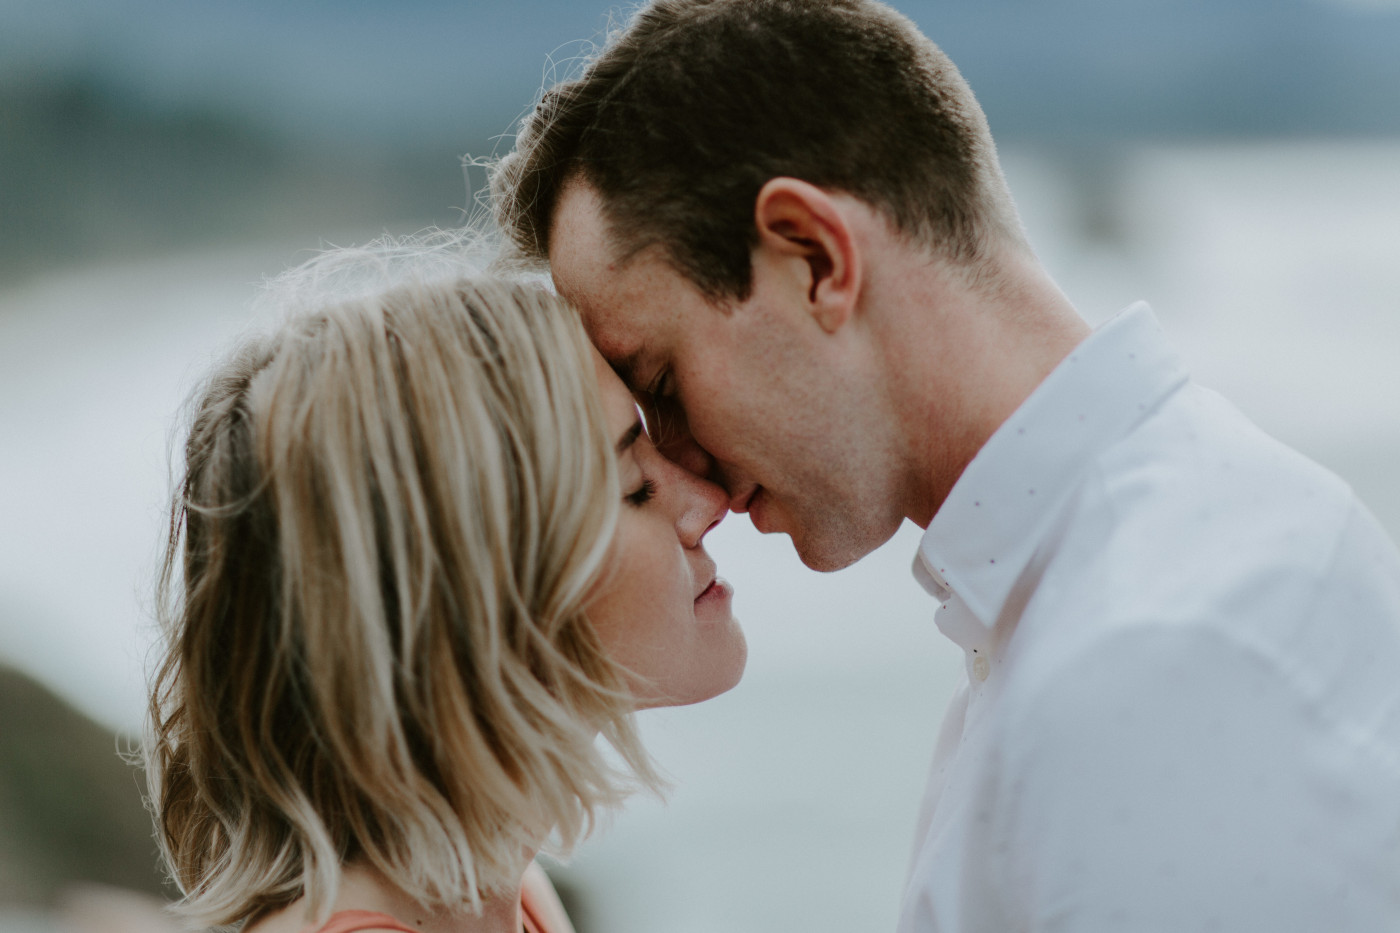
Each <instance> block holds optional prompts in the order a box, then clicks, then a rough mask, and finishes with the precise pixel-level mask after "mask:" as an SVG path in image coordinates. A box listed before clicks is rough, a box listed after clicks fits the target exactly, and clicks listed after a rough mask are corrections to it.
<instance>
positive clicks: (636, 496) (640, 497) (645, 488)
mask: <svg viewBox="0 0 1400 933" xmlns="http://www.w3.org/2000/svg"><path fill="white" fill-rule="evenodd" d="M654 495H656V483H654V482H652V481H651V480H649V479H644V480H642V485H641V488H639V489H638V490H637V491H636V492H629V493H628V494H627V495H626V497H625V498H626V499H627V501H628V502H630V503H631V504H632V505H646V504H647V502H649V501H650V500H651V497H652V496H654Z"/></svg>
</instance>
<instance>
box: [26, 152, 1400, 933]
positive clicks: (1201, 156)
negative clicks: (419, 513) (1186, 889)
mask: <svg viewBox="0 0 1400 933" xmlns="http://www.w3.org/2000/svg"><path fill="white" fill-rule="evenodd" d="M1006 164H1007V170H1008V174H1009V176H1010V178H1011V182H1012V187H1013V190H1014V191H1015V192H1016V194H1017V198H1018V201H1019V202H1020V203H1021V205H1022V208H1023V212H1024V216H1025V220H1026V223H1027V226H1028V228H1029V230H1030V232H1031V236H1032V239H1033V241H1034V242H1035V244H1036V246H1037V248H1038V249H1039V250H1040V251H1041V253H1042V255H1043V256H1044V258H1045V259H1046V261H1047V263H1048V265H1049V266H1050V268H1051V270H1052V272H1053V273H1054V274H1055V275H1056V277H1057V278H1058V279H1059V281H1060V282H1061V284H1062V285H1063V286H1064V288H1065V290H1066V292H1067V293H1068V294H1069V295H1070V297H1071V298H1072V299H1073V300H1074V301H1075V303H1076V304H1077V305H1078V306H1079V307H1080V308H1081V310H1082V311H1083V312H1084V314H1085V315H1086V316H1087V317H1089V318H1090V319H1091V320H1094V321H1097V320H1102V319H1104V318H1106V317H1107V316H1109V315H1110V314H1112V313H1113V312H1115V311H1117V310H1118V309H1119V308H1121V307H1123V306H1125V305H1127V304H1128V303H1130V302H1131V301H1133V300H1136V299H1139V298H1146V299H1148V300H1149V301H1151V302H1152V303H1153V305H1154V307H1155V308H1156V310H1157V312H1158V314H1159V316H1160V317H1161V319H1162V321H1163V324H1164V325H1165V327H1166V329H1167V332H1168V334H1169V335H1170V336H1171V337H1172V339H1173V340H1174V341H1175V342H1176V343H1177V345H1178V346H1179V347H1180V348H1181V350H1182V351H1183V353H1184V354H1185V356H1186V358H1187V360H1188V361H1189V362H1190V364H1191V365H1192V367H1193V369H1194V371H1195V373H1196V375H1197V378H1198V379H1199V380H1200V381H1202V382H1204V383H1205V384H1207V385H1210V386H1213V387H1214V388H1217V389H1219V390H1220V391H1222V392H1223V393H1224V394H1225V395H1226V396H1227V397H1229V398H1231V399H1232V400H1234V401H1235V402H1236V403H1237V404H1238V405H1239V406H1240V407H1241V408H1243V409H1244V410H1245V411H1246V413H1248V414H1249V415H1250V416H1251V417H1253V418H1254V419H1255V420H1256V421H1258V422H1259V423H1260V424H1261V425H1262V426H1263V427H1265V428H1266V429H1267V430H1269V431H1270V432H1272V433H1273V434H1275V435H1276V436H1278V437H1280V438H1281V439H1283V440H1285V441H1286V442H1288V443H1290V444H1292V445H1293V446H1295V447H1298V448H1299V449H1301V450H1303V451H1304V452H1305V453H1307V454H1308V455H1310V456H1312V457H1313V458H1315V459H1317V460H1319V461H1321V462H1323V463H1324V464H1326V465H1328V466H1330V467H1331V468H1333V469H1334V470H1336V471H1337V472H1339V473H1340V474H1341V475H1343V476H1344V477H1345V478H1347V479H1348V480H1349V481H1350V482H1352V484H1353V485H1354V486H1355V488H1356V489H1357V490H1358V492H1359V493H1360V495H1361V496H1362V498H1363V499H1364V500H1365V501H1367V502H1368V503H1369V504H1370V506H1371V508H1372V509H1373V511H1375V512H1376V513H1377V515H1378V516H1379V517H1380V518H1381V520H1382V521H1383V522H1384V523H1385V524H1386V525H1387V527H1388V528H1389V529H1390V531H1391V533H1392V534H1396V533H1397V532H1400V488H1398V487H1400V484H1397V483H1396V481H1395V476H1396V469H1395V468H1396V465H1397V462H1400V365H1397V360H1400V142H1397V143H1384V144H1383V143H1371V144H1364V145H1362V144H1355V145H1347V144H1328V145H1322V144H1317V145H1303V144H1297V145H1288V146H1283V145H1263V144H1260V145H1250V146H1239V147H1172V148H1166V147H1164V148H1155V149H1138V150H1134V151H1130V152H1118V153H1107V154H1101V158H1098V159H1097V161H1095V160H1089V164H1088V168H1086V163H1084V162H1083V161H1082V160H1076V159H1066V158H1065V157H1064V156H1063V154H1045V153H1033V152H1013V153H1008V154H1007V156H1006ZM294 260H295V257H294V256H293V255H292V250H290V249H287V248H281V247H279V246H277V245H273V246H266V247H258V248H252V249H248V250H246V251H241V252H240V251H226V252H219V253H213V254H204V255H192V256H178V257H170V258H166V259H159V260H152V261H150V262H147V263H143V264H140V265H126V266H116V267H96V268H83V269H74V270H70V271H68V272H65V273H63V274H59V275H53V276H49V277H47V278H44V279H41V280H38V281H35V282H32V283H31V284H29V285H27V286H25V287H24V288H21V289H15V290H12V291H9V292H7V293H3V294H0V657H3V658H8V659H12V660H13V661H15V662H16V663H18V664H20V665H21V666H23V667H25V668H27V669H29V670H31V671H33V672H35V673H36V674H37V675H38V676H40V677H41V678H42V679H44V680H45V681H47V682H49V683H50V684H52V685H54V686H55V687H56V688H58V689H59V690H61V691H63V692H64V693H66V694H67V695H69V696H70V697H72V698H73V699H74V700H75V701H76V702H78V703H79V704H81V705H82V706H83V708H84V709H86V710H88V711H89V712H91V713H93V714H94V715H96V716H97V717H99V718H100V719H102V720H103V721H105V722H108V723H110V724H112V725H114V726H118V727H123V728H129V729H130V728H135V727H136V726H137V724H138V723H139V720H140V716H141V712H142V693H143V688H142V670H143V664H144V658H145V654H146V652H147V650H148V645H149V644H150V640H151V630H150V626H149V623H148V621H147V618H146V615H145V614H144V609H143V606H144V604H145V596H146V593H147V591H148V590H149V577H150V571H151V567H152V564H153V558H154V554H155V550H156V543H157V539H158V536H159V532H160V526H161V518H162V516H161V513H162V502H163V498H164V495H165V481H166V466H165V464H166V460H165V448H166V442H167V433H168V430H169V425H170V424H171V414H172V412H173V411H174V409H175V407H176V405H177V404H178V402H179V401H180V399H181V398H182V397H183V395H184V393H185V392H186V391H187V389H188V387H189V385H190V384H191V380H192V379H193V378H194V376H196V375H197V374H198V373H199V372H200V371H201V370H202V369H203V367H204V366H205V365H206V364H207V362H208V361H209V359H210V357H211V355H212V354H213V353H214V351H215V350H216V348H217V347H218V346H220V345H222V344H223V343H224V342H225V341H226V340H227V339H228V338H229V336H230V335H231V334H233V333H234V332H236V331H237V330H238V329H239V328H240V327H241V326H242V325H243V323H244V322H245V320H246V314H247V312H246V308H247V305H248V302H249V299H250V296H251V294H252V291H253V287H252V286H253V284H254V283H255V282H256V281H257V280H258V279H259V278H260V277H261V276H262V275H264V274H268V273H273V272H276V271H277V270H278V269H279V268H281V267H282V266H283V265H285V264H286V263H288V262H291V261H294ZM917 538H918V530H917V529H915V528H913V527H912V526H906V528H905V529H904V530H903V531H902V532H901V533H900V534H899V535H898V536H897V537H896V538H895V540H894V541H892V542H891V543H890V544H889V545H887V546H886V547H884V548H882V549H881V550H880V551H878V552H876V553H875V554H874V555H872V556H871V557H870V558H868V559H867V560H865V561H863V562H862V563H861V564H858V565H857V566H856V567H853V568H851V569H849V570H846V571H843V572H841V573H839V574H835V575H826V576H822V575H817V574H813V573H810V572H808V571H806V570H805V569H804V568H803V567H802V566H801V564H800V563H798V561H797V560H796V558H795V557H794V556H793V555H792V554H791V552H790V548H789V547H788V545H787V542H786V539H769V538H763V537H761V536H759V535H757V534H756V533H754V531H753V529H752V528H751V526H749V524H748V523H747V521H746V520H745V519H743V518H742V517H734V516H731V517H730V519H729V520H728V521H726V522H725V523H724V524H723V525H722V526H721V527H720V528H719V529H717V530H716V531H715V532H714V533H713V535H712V536H711V539H710V541H711V550H712V552H713V553H714V554H715V555H716V557H717V559H718V561H719V563H720V566H721V572H722V573H724V574H725V575H726V576H727V577H729V578H730V579H731V581H732V582H733V583H734V584H735V588H736V607H737V610H738V612H739V614H740V616H741V618H742V619H743V621H744V623H745V627H746V630H747V632H748V635H749V640H750V646H751V651H750V657H751V661H750V668H749V672H748V674H747V676H746V679H745V682H744V683H743V684H741V685H740V687H739V688H738V689H736V690H735V691H734V692H733V693H731V694H729V695H728V696H725V697H722V698H720V699H719V700H716V701H714V702H712V703H709V704H705V705H702V706H700V707H696V708H691V709H682V710H668V711H658V712H653V713H648V714H646V716H645V717H644V729H645V732H646V734H647V736H648V738H649V740H650V744H651V747H652V748H653V749H654V751H655V753H656V755H657V757H658V758H659V759H660V761H661V762H662V764H663V765H664V766H665V767H666V768H667V769H668V770H669V771H670V772H671V774H672V775H673V776H674V778H675V780H676V782H677V789H676V790H675V792H674V793H673V794H672V796H671V800H670V803H669V804H668V805H665V806H663V805H660V804H658V803H655V802H652V801H638V802H637V803H636V804H635V805H634V806H633V807H631V808H629V810H628V811H627V812H626V813H624V814H622V815H621V816H620V817H618V819H617V820H616V825H614V826H613V827H612V828H611V829H610V830H609V831H607V832H604V833H601V834H599V835H598V836H597V837H596V838H595V839H594V840H591V841H590V842H589V843H587V844H586V845H585V846H584V847H583V848H582V850H581V851H580V852H579V853H578V854H577V856H576V857H575V859H574V860H573V861H572V863H571V864H570V865H569V866H568V867H566V868H565V869H563V870H562V876H563V877H564V878H565V879H566V880H569V881H570V882H572V883H573V884H574V885H575V886H576V887H578V888H579V889H581V890H582V891H583V893H584V895H585V897H586V907H587V910H588V914H589V917H590V918H591V919H592V921H593V922H594V926H593V929H595V930H608V931H613V933H629V931H642V930H650V929H655V928H657V927H664V928H666V929H670V930H677V931H681V933H684V931H692V930H693V931H715V930H726V931H744V930H760V929H771V928H774V927H775V926H777V927H781V928H792V927H801V928H804V929H809V930H812V931H826V930H832V931H834V930H850V929H880V928H890V927H892V925H893V921H894V916H895V910H896V906H897V895H898V891H899V887H900V883H901V880H902V877H903V871H904V858H905V854H906V850H907V846H908V842H909V840H908V833H909V827H910V825H911V823H912V820H913V814H914V810H915V807H916V805H917V801H918V796H919V792H920V788H921V786H922V781H923V770H924V767H925V763H926V760H927V757H928V755H929V753H930V751H931V748H932V744H933V738H934V731H935V730H936V728H937V725H938V723H939V720H940V717H941V708H942V705H943V703H944V702H945V701H946V698H947V696H948V694H949V692H950V690H951V687H952V684H953V680H954V678H955V676H956V672H957V670H958V669H959V666H960V665H959V659H958V658H957V656H956V655H955V654H954V652H953V650H952V649H951V648H950V646H949V645H948V644H946V643H945V642H943V640H942V639H941V637H940V636H939V635H938V633H937V631H936V629H934V627H933V626H932V614H933V610H934V608H935V607H934V605H933V604H932V602H931V601H930V600H929V599H928V598H927V597H926V596H925V595H924V594H923V592H922V591H921V590H920V589H919V588H918V587H917V585H916V584H915V583H914V582H913V580H912V579H911V578H910V576H909V573H908V567H909V561H910V558H911V556H912V554H913V549H914V544H915V542H916V541H917ZM6 922H7V921H6V920H5V918H4V917H0V931H9V930H15V931H17V930H19V929H23V927H14V926H12V925H11V926H6Z"/></svg>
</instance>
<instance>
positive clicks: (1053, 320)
mask: <svg viewBox="0 0 1400 933" xmlns="http://www.w3.org/2000/svg"><path fill="white" fill-rule="evenodd" d="M998 269H999V271H1000V275H999V276H998V279H997V280H996V281H995V282H988V281H985V280H979V281H973V280H971V279H970V277H969V276H967V275H965V274H963V273H961V272H960V271H958V270H956V269H950V268H949V267H947V266H946V265H933V266H925V267H924V268H923V269H922V270H915V272H914V274H913V275H911V276H908V277H905V279H904V282H903V283H902V286H901V288H900V289H899V290H898V291H897V292H895V293H894V294H892V295H891V297H890V302H891V303H890V308H891V311H892V312H894V313H893V314H891V315H890V324H891V326H890V327H889V329H888V332H887V340H886V347H887V351H888V354H889V358H890V361H891V366H890V372H891V373H892V374H893V375H892V378H891V391H892V392H893V393H895V396H894V399H893V405H894V408H895V411H896V412H897V417H898V420H899V421H900V423H901V431H902V437H903V438H905V439H907V442H908V450H907V455H906V463H905V474H906V477H907V479H906V483H905V493H904V498H905V503H906V513H905V514H906V517H907V518H909V519H910V520H912V521H914V522H916V523H917V524H918V525H920V526H921V527H924V528H927V527H928V525H929V523H930V522H931V521H932V520H933V517H934V516H935V515H936V514H937V512H938V509H939V508H940V507H941V506H942V504H943V502H944V500H945V499H947V497H948V494H949V493H950V492H951V491H952V489H953V486H954V485H955V484H956V483H957V481H958V478H959V477H960V476H961V475H962V472H963V470H964V469H965V468H966V467H967V464H968V463H970V462H971V460H972V458H973V457H975V456H976V455H977V452H978V451H979V450H981V449H982V446H983V445H984V444H986V442H987V440H988V439H989V438H991V436H992V435H993V434H994V433H995V432H996V430H997V429H998V428H1000V427H1001V425H1002V424H1003V423H1004V422H1005V421H1006V419H1007V418H1009V417H1010V416H1011V414H1012V413H1013V412H1015V411H1016V409H1017V408H1019V407H1020V406H1021V404H1022V403H1023V402H1024V401H1025V400H1026V399H1027V398H1028V397H1029V396H1030V394H1031V393H1032V392H1034V391H1035V389H1036V388H1037V387H1038V386H1039V385H1040V384H1041V383H1042V382H1043V381H1044V380H1045V378H1046V377H1047V376H1049V375H1050V373H1051V371H1053V370H1054V369H1055V367H1056V366H1058V365H1059V364H1060V363H1061V362H1062V361H1063V360H1064V359H1065V357H1067V356H1068V355H1069V354H1070V351H1072V350H1073V349H1074V348H1075V347H1076V346H1078V344H1079V343H1080V342H1081V341H1082V340H1083V339H1084V338H1085V337H1087V336H1088V334H1089V332H1090V328H1089V325H1088V324H1087V323H1086V322H1085V321H1084V319H1083V318H1081V317H1080V316H1079V314H1078V312H1076V311H1075V310H1074V307H1073V305H1071V304H1070V302H1069V300H1068V299H1067V298H1066V297H1065V296H1064V294H1063V293H1062V292H1060V290H1059V288H1058V287H1057V286H1056V285H1055V283H1054V282H1053V281H1052V280H1051V279H1050V277H1049V276H1048V274H1046V273H1045V271H1044V270H1043V269H1042V268H1041V266H1040V265H1039V263H1038V262H1037V261H1036V260H1035V258H1034V257H1033V256H1030V255H1028V254H1021V253H1015V254H1012V255H1009V256H1007V257H1006V258H1005V259H1004V261H1001V262H999V263H998Z"/></svg>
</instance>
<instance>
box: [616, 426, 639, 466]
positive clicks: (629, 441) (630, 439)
mask: <svg viewBox="0 0 1400 933" xmlns="http://www.w3.org/2000/svg"><path fill="white" fill-rule="evenodd" d="M641 436H642V422H641V420H640V419H638V420H637V421H634V422H632V426H631V427H630V428H628V429H627V430H626V431H625V432H623V435H622V437H620V438H619V439H618V441H617V455H618V456H619V457H620V456H622V455H623V454H625V453H626V452H627V451H628V449H629V448H630V447H631V446H632V445H633V444H635V443H637V438H639V437H641Z"/></svg>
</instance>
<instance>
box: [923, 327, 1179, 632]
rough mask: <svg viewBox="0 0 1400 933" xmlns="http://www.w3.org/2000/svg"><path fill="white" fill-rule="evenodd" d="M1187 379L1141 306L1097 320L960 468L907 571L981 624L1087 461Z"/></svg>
mask: <svg viewBox="0 0 1400 933" xmlns="http://www.w3.org/2000/svg"><path fill="white" fill-rule="evenodd" d="M1187 378H1188V376H1187V373H1186V370H1185V368H1184V366H1183V364H1182V363H1181V360H1180V359H1179V357H1178V356H1177V354H1176V352H1175V351H1174V350H1173V349H1172V348H1171V347H1170V346H1169V345H1168V344H1167V341H1166V337H1165V335H1164V334H1163V333H1162V328H1161V325H1160V324H1158V323H1157V318H1156V317H1155V316H1154V315H1153V313H1152V310H1151V309H1150V308H1149V307H1148V306H1147V305H1146V304H1145V303H1142V302H1138V303H1137V304H1134V305H1131V306H1129V307H1128V308H1126V309H1124V310H1123V311H1121V312H1119V314H1117V315H1116V316H1114V317H1113V318H1112V319H1111V320H1109V321H1107V322H1106V323H1104V324H1103V325H1102V326H1100V327H1099V328H1098V329H1097V330H1095V331H1094V332H1093V333H1092V334H1090V335H1089V337H1088V338H1087V339H1086V340H1085V341H1084V342H1083V343H1081V344H1080V345H1079V346H1078V347H1076V348H1075V349H1074V351H1073V352H1071V353H1070V355H1069V356H1068V357H1066V358H1065V359H1064V360H1063V361H1062V362H1061V363H1060V365H1059V366H1057V367H1055V369H1054V371H1053V372H1051V373H1050V375H1049V376H1047V377H1046V378H1045V381H1044V382H1042V383H1041V384H1040V385H1039V386H1038V387H1037V388H1036V390H1035V391H1034V392H1032V393H1031V395H1030V396H1029V397H1028V398H1027V399H1026V400H1025V402H1023V403H1022V404H1021V406H1020V407H1019V408H1017V409H1016V411H1015V412H1014V413H1013V414H1012V415H1011V417H1010V418H1008V419H1007V420H1006V422H1005V423H1004V424H1003V425H1002V426H1001V427H1000V428H998V429H997V431H996V433H995V434H993V435H992V436H991V438H990V439H989V440H988V441H987V443H986V444H984V445H983V447H982V449H981V450H980V451H979V452H978V453H977V456H976V457H974V458H973V459H972V462H971V463H969V464H968V465H967V469H965V470H964V471H963V474H962V476H961V477H959V478H958V481H957V483H956V484H955V485H954V486H953V490H952V492H951V493H950V494H949V495H948V498H947V500H946V501H945V502H944V503H943V505H942V507H941V508H940V509H939V510H938V514H936V515H935V516H934V517H933V521H932V522H930V523H929V526H928V530H927V531H926V532H925V533H924V536H923V538H922V539H921V541H920V542H919V553H918V555H917V556H916V558H915V559H914V576H915V578H917V579H918V581H919V582H920V583H921V584H923V586H924V588H925V589H927V590H928V591H929V592H930V593H932V594H933V596H934V597H935V598H937V599H938V600H939V601H940V602H947V601H948V600H949V599H950V598H951V597H952V596H953V595H954V594H956V595H957V596H958V597H959V598H960V599H961V600H962V601H963V602H964V603H965V604H966V606H967V608H968V609H969V610H970V612H971V615H972V617H973V620H975V621H972V622H970V624H973V625H977V624H980V625H981V626H984V627H985V628H987V629H990V628H991V627H992V626H994V625H995V624H996V621H997V619H998V617H999V616H1000V615H1001V610H1002V607H1003V605H1004V604H1005V603H1006V599H1007V596H1008V595H1009V594H1010V592H1011V589H1012V587H1013V586H1014V585H1015V583H1016V580H1017V578H1019V577H1020V575H1021V572H1022V571H1023V570H1024V569H1025V568H1026V565H1027V564H1029V563H1030V560H1031V557H1032V556H1033V555H1034V554H1035V551H1036V549H1037V548H1038V547H1039V546H1040V544H1041V541H1042V540H1043V539H1044V537H1045V536H1046V535H1047V534H1048V533H1049V531H1050V528H1051V526H1052V524H1053V522H1054V519H1055V517H1056V515H1057V514H1058V513H1059V511H1060V506H1061V505H1062V504H1063V503H1064V501H1065V500H1066V498H1067V497H1068V496H1069V495H1070V494H1071V493H1073V492H1074V490H1075V489H1077V488H1078V486H1079V480H1080V478H1081V476H1082V475H1083V473H1084V471H1085V469H1086V468H1087V467H1088V465H1089V464H1090V463H1091V462H1092V461H1093V460H1094V459H1095V458H1096V457H1097V456H1098V455H1099V453H1101V452H1102V451H1103V450H1104V449H1106V448H1107V447H1108V446H1109V445H1111V444H1112V443H1114V442H1115V441H1117V440H1118V439H1120V438H1121V437H1123V436H1124V435H1125V434H1127V433H1128V432H1129V431H1130V430H1132V428H1133V427H1135V426H1136V425H1137V424H1138V423H1139V422H1140V421H1141V420H1142V419H1143V418H1145V417H1146V416H1147V415H1148V414H1149V413H1150V412H1151V411H1153V410H1154V409H1155V408H1156V407H1157V406H1158V405H1159V404H1161V402H1162V401H1163V400H1164V399H1166V398H1167V397H1168V396H1169V395H1171V394H1172V393H1173V392H1175V391H1176V390H1177V389H1179V388H1180V387H1181V386H1182V385H1184V384H1185V383H1186V381H1187ZM947 634H948V635H949V636H950V637H952V638H953V640H954V641H957V642H959V643H960V644H961V642H962V640H963V639H962V638H960V637H959V634H958V633H954V632H949V633H947ZM968 634H969V635H971V634H972V633H968Z"/></svg>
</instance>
